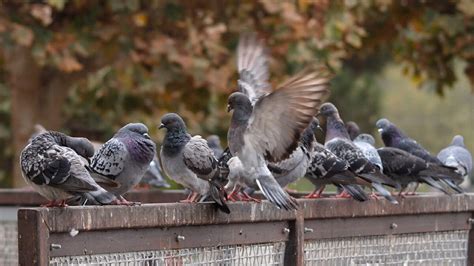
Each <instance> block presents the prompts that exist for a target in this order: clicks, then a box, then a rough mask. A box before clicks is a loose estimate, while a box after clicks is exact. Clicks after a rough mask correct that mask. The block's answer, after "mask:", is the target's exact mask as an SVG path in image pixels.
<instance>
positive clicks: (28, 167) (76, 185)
mask: <svg viewBox="0 0 474 266" xmlns="http://www.w3.org/2000/svg"><path fill="white" fill-rule="evenodd" d="M93 154H94V148H93V146H92V144H91V143H90V141H88V140H87V139H85V138H73V137H69V136H67V135H65V134H63V133H60V132H54V131H45V132H44V133H39V134H38V135H37V136H36V137H33V138H32V139H31V140H30V142H29V144H28V145H27V146H26V147H25V148H24V149H23V151H22V152H21V155H20V166H21V170H22V173H23V177H24V178H25V180H26V182H27V183H28V184H30V185H31V186H32V187H33V188H34V189H35V190H36V191H38V192H39V193H40V194H41V195H42V196H43V197H45V198H47V199H48V200H49V201H50V202H49V203H48V204H47V205H46V206H66V200H68V199H70V198H72V197H76V196H82V197H84V198H86V199H91V200H93V201H96V202H99V203H101V204H112V203H115V202H116V200H117V199H116V197H115V196H114V195H113V194H111V193H109V192H107V191H106V190H104V189H103V188H102V187H100V186H99V185H98V184H97V183H96V182H95V181H94V180H93V179H92V177H91V176H90V174H89V172H88V171H87V170H86V168H85V165H84V160H83V158H89V157H91V156H92V155H93ZM81 156H82V157H81Z"/></svg>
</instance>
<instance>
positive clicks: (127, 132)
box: [115, 123, 151, 139]
mask: <svg viewBox="0 0 474 266" xmlns="http://www.w3.org/2000/svg"><path fill="white" fill-rule="evenodd" d="M115 136H116V137H122V136H133V137H138V138H142V137H143V138H146V139H151V138H150V135H148V127H147V126H145V125H144V124H142V123H129V124H127V125H125V126H124V127H122V128H121V129H119V131H117V134H115Z"/></svg>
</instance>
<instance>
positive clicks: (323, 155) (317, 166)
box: [303, 119, 370, 201]
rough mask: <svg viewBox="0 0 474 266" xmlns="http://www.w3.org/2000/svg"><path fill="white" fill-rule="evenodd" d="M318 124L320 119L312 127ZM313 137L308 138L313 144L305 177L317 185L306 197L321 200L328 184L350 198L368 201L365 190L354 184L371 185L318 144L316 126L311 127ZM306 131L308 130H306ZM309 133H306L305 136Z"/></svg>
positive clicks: (344, 162) (314, 121)
mask: <svg viewBox="0 0 474 266" xmlns="http://www.w3.org/2000/svg"><path fill="white" fill-rule="evenodd" d="M315 123H317V124H318V126H319V121H318V119H314V120H313V122H312V125H313V124H315ZM310 128H311V129H312V132H311V133H312V136H311V137H308V139H310V140H311V141H312V142H313V144H312V150H311V152H310V163H309V165H308V167H307V169H306V173H305V177H306V178H307V179H308V180H309V181H311V183H313V185H315V190H314V191H313V192H312V193H310V194H308V195H307V196H305V197H306V198H319V197H321V194H322V192H323V190H324V188H325V186H326V185H328V184H333V185H335V186H336V187H338V188H341V189H345V190H346V191H347V193H349V195H350V196H352V197H353V198H354V199H356V200H358V201H366V200H368V197H367V195H366V194H365V192H364V191H363V189H362V188H361V187H359V186H357V185H354V184H363V185H370V183H368V182H365V181H364V180H363V179H360V178H358V177H357V176H355V175H354V174H353V173H352V172H351V171H350V170H349V165H348V164H347V162H346V161H344V160H342V159H340V158H338V157H337V156H336V155H334V154H333V153H332V152H330V151H329V150H328V149H326V148H325V147H324V146H323V145H321V144H320V143H318V142H317V140H316V138H315V137H314V134H315V130H314V129H315V128H318V127H315V126H310ZM305 131H306V130H305ZM305 133H307V132H304V133H303V134H305Z"/></svg>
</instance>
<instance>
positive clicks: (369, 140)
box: [354, 134, 375, 146]
mask: <svg viewBox="0 0 474 266" xmlns="http://www.w3.org/2000/svg"><path fill="white" fill-rule="evenodd" d="M354 141H360V142H365V143H368V144H370V145H372V146H375V139H374V137H372V135H370V134H360V135H358V136H357V137H356V138H355V139H354Z"/></svg>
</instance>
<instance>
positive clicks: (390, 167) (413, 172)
mask: <svg viewBox="0 0 474 266" xmlns="http://www.w3.org/2000/svg"><path fill="white" fill-rule="evenodd" d="M377 152H378V153H379V155H380V157H381V159H382V163H383V166H384V173H385V174H386V175H387V176H389V177H391V178H392V179H393V180H394V181H396V182H397V183H399V184H400V186H401V190H400V195H402V193H403V192H404V191H405V190H406V188H407V187H408V185H409V184H410V183H412V182H415V183H417V184H419V183H425V184H427V185H429V186H431V187H433V188H435V189H437V190H440V191H442V192H444V193H446V194H451V193H450V192H449V191H448V190H447V188H446V187H445V186H443V183H439V182H438V181H436V180H435V179H434V178H437V177H438V176H440V175H442V173H443V172H444V171H446V169H445V168H444V167H441V166H439V165H437V164H433V163H428V162H426V161H425V160H423V159H421V158H420V157H417V156H415V155H412V154H410V153H408V152H406V151H404V150H400V149H397V148H393V147H384V148H379V149H378V150H377ZM433 177H434V178H433ZM417 187H418V185H417ZM415 190H416V188H415Z"/></svg>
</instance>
